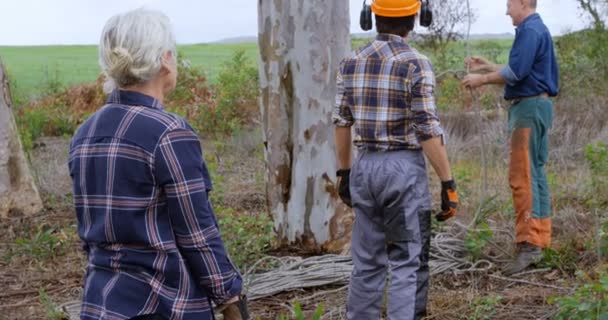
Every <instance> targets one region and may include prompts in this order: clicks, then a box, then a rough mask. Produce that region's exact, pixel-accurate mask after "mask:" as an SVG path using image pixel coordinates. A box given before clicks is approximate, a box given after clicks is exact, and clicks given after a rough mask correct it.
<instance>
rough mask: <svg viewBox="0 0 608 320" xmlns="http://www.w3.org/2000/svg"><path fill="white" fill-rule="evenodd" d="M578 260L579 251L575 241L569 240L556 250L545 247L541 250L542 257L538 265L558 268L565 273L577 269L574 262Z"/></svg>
mask: <svg viewBox="0 0 608 320" xmlns="http://www.w3.org/2000/svg"><path fill="white" fill-rule="evenodd" d="M578 261H579V253H578V251H577V249H576V243H575V242H574V241H569V242H567V243H566V244H565V245H562V246H560V247H559V248H558V249H557V250H556V249H553V248H546V249H544V250H543V259H542V261H541V262H540V263H539V265H540V266H541V267H543V268H551V269H558V270H560V271H562V272H563V273H565V274H573V273H574V272H575V271H576V270H577V265H576V263H577V262H578Z"/></svg>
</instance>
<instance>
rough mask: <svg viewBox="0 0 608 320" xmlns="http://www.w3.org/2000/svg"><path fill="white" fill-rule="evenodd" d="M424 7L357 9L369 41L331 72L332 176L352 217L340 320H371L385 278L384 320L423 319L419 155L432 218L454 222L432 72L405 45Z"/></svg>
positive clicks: (425, 213) (426, 224) (424, 201)
mask: <svg viewBox="0 0 608 320" xmlns="http://www.w3.org/2000/svg"><path fill="white" fill-rule="evenodd" d="M427 5H428V3H427V2H425V4H424V5H423V4H422V3H421V2H420V1H418V0H375V1H373V2H372V3H371V6H370V7H367V6H364V10H363V11H362V15H361V26H362V28H363V29H371V20H372V17H371V13H372V12H373V13H374V15H375V21H376V30H377V31H378V35H377V37H376V39H375V40H374V41H373V42H371V43H369V44H367V45H365V46H363V47H361V48H359V49H357V50H355V51H354V52H352V53H351V54H350V55H349V56H347V57H346V58H345V59H344V60H343V61H342V62H341V64H340V69H339V72H338V76H337V88H338V89H337V96H336V105H335V108H334V112H333V116H332V118H333V122H334V124H335V126H336V130H335V139H336V156H337V161H338V167H339V168H340V170H338V172H337V176H338V185H339V194H340V197H341V198H342V200H343V201H344V202H345V203H346V204H348V205H350V206H352V207H353V209H354V211H355V224H354V226H353V231H352V246H351V251H352V257H353V273H352V276H351V280H350V285H349V291H348V301H347V318H348V319H357V320H359V319H374V320H375V319H379V318H380V309H381V306H382V303H383V298H384V292H385V285H386V284H387V281H386V280H387V276H388V279H389V281H388V290H387V292H388V296H387V302H388V309H387V316H388V319H420V318H422V317H424V316H425V315H426V304H427V293H428V287H429V266H428V260H429V247H430V234H431V195H430V192H429V188H428V183H427V179H428V177H427V171H426V164H425V157H424V155H426V156H427V158H428V160H429V161H430V163H431V165H432V166H433V168H434V170H435V172H436V173H437V175H438V176H439V178H440V179H441V186H442V188H441V189H442V190H441V203H442V204H441V206H442V211H441V212H440V213H439V214H438V215H437V216H436V218H437V219H438V220H440V221H443V220H446V219H448V218H450V217H452V216H454V215H455V214H456V210H457V206H458V194H457V192H456V184H455V182H454V180H453V178H452V173H451V170H450V165H449V162H448V157H447V153H446V150H445V146H444V132H443V129H442V126H441V124H440V122H439V117H438V116H437V109H436V106H435V96H434V88H435V76H434V73H433V68H432V65H431V62H430V61H429V59H428V58H427V57H425V56H424V55H422V54H420V53H419V52H418V51H417V50H416V49H414V48H413V47H411V46H410V45H409V43H408V42H407V40H406V37H407V35H408V34H409V33H410V32H411V31H412V30H413V29H414V25H415V22H416V16H417V15H420V22H421V24H422V25H428V23H430V10H429V8H428V7H427ZM351 130H352V131H351ZM352 135H354V137H353V136H352ZM351 138H354V139H352V140H351ZM353 143H354V145H355V147H356V149H357V158H356V159H355V161H354V162H353V161H351V159H352V144H353Z"/></svg>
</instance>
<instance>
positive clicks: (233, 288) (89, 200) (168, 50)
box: [69, 9, 247, 320]
mask: <svg viewBox="0 0 608 320" xmlns="http://www.w3.org/2000/svg"><path fill="white" fill-rule="evenodd" d="M99 63H100V65H101V68H102V70H103V72H104V74H105V75H106V78H107V82H106V85H105V88H106V89H107V90H109V92H110V94H109V97H108V100H107V103H106V105H104V106H103V107H101V109H99V110H98V111H97V112H96V113H95V114H93V115H92V116H91V117H90V118H89V119H88V120H87V121H86V122H84V123H83V124H82V126H81V127H80V128H79V129H78V130H77V132H76V133H75V135H74V137H73V139H72V142H71V146H70V159H69V170H70V175H71V176H72V179H73V185H74V205H75V207H76V216H77V218H78V234H79V236H80V238H81V239H82V241H83V246H84V250H85V251H86V253H87V255H88V265H87V269H86V276H85V283H84V295H83V302H82V311H81V319H182V320H189V319H192V320H194V319H196V320H200V319H214V316H213V307H212V306H213V305H216V306H219V307H220V308H221V309H222V310H224V311H223V312H224V315H225V319H241V318H247V314H246V313H247V312H246V304H245V302H244V301H243V300H242V298H241V290H242V285H243V280H242V278H241V275H240V274H239V272H238V271H237V270H236V268H235V267H234V265H233V264H232V262H231V261H230V258H229V257H228V255H227V253H226V250H225V248H224V244H223V243H222V239H221V237H220V232H219V229H218V224H217V220H216V218H215V215H214V213H213V209H212V207H211V204H210V203H209V198H208V194H209V192H210V191H211V180H210V177H209V172H208V170H207V166H206V164H205V162H204V160H203V155H202V149H201V145H200V142H199V138H198V136H197V134H196V133H195V132H194V130H193V129H192V128H191V127H190V125H188V123H187V122H186V121H185V120H184V119H182V118H180V117H178V116H176V115H173V114H171V113H168V112H167V111H165V110H164V108H163V101H164V99H165V97H166V95H167V94H169V93H170V92H171V91H172V90H173V89H174V88H175V86H176V82H177V67H176V63H177V62H176V48H175V38H174V35H173V33H172V30H171V25H170V22H169V19H168V18H167V17H166V16H165V15H163V14H161V13H159V12H155V11H149V10H143V9H138V10H134V11H130V12H127V13H124V14H120V15H117V16H114V17H112V18H111V19H110V20H109V21H108V22H107V23H106V25H105V28H104V29H103V32H102V35H101V42H100V46H99Z"/></svg>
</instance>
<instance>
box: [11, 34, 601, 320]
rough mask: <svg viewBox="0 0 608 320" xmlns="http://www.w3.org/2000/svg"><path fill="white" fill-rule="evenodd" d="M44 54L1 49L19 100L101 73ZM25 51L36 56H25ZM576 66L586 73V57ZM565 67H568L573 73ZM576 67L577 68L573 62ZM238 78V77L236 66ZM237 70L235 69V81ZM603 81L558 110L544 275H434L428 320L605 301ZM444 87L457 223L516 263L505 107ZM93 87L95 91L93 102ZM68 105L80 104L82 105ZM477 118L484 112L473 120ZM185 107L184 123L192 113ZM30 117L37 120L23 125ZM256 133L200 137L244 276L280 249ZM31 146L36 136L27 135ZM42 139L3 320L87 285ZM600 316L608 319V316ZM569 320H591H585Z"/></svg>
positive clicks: (61, 183)
mask: <svg viewBox="0 0 608 320" xmlns="http://www.w3.org/2000/svg"><path fill="white" fill-rule="evenodd" d="M355 45H357V43H355ZM508 45H509V41H499V42H497V43H488V42H473V43H472V47H473V49H474V50H478V51H479V53H487V52H491V50H498V51H496V52H497V56H496V59H495V60H497V61H498V62H501V61H500V60H501V59H505V48H506V47H508ZM48 48H53V50H49V52H47V53H45V51H44V49H42V48H40V47H37V48H30V49H31V50H30V49H24V48H6V47H5V48H2V47H0V56H6V57H11V59H12V61H13V62H10V61H9V59H7V58H5V62H6V64H7V65H8V67H9V69H10V70H12V71H11V72H12V74H13V75H14V79H13V81H14V82H15V83H16V85H17V89H18V90H20V92H22V93H27V94H28V95H34V96H35V95H39V94H42V93H45V92H46V91H45V90H47V89H53V86H52V84H53V81H49V80H46V82H45V80H44V74H45V72H47V73H48V71H45V69H44V65H47V66H48V65H51V66H52V65H53V63H52V62H51V63H49V61H55V62H57V61H63V63H64V64H63V65H61V66H62V67H59V68H60V69H58V70H62V72H63V74H64V75H65V77H72V76H73V77H74V78H70V79H69V80H68V79H66V78H59V79H61V80H60V81H57V82H58V83H59V85H60V86H65V85H66V84H69V83H79V82H81V81H85V80H82V79H80V80H73V79H77V77H80V76H82V77H85V75H83V74H84V73H85V71H78V70H77V68H82V69H81V70H86V68H87V66H92V68H95V67H96V65H95V50H94V47H74V48H72V47H48ZM452 48H453V49H454V50H456V52H459V53H458V55H459V56H458V57H460V54H461V53H464V48H462V46H461V45H460V44H456V45H454V46H453V47H452ZM492 48H494V49H492ZM180 49H181V52H182V54H183V55H184V57H185V58H188V59H190V60H191V61H192V62H193V64H194V65H195V66H203V68H205V67H204V66H205V63H211V64H208V65H207V67H206V70H208V71H206V72H209V73H212V74H209V75H210V77H211V78H212V79H214V76H216V75H218V71H217V70H218V69H217V68H219V66H220V65H221V64H222V62H223V61H226V60H228V59H229V58H230V56H232V54H233V52H234V50H237V49H244V50H245V52H246V54H247V56H248V57H250V58H251V59H252V60H254V61H255V59H254V58H253V57H255V55H256V54H257V51H256V49H255V45H254V44H251V45H192V46H185V47H183V48H180ZM20 50H21V51H20ZM55 50H56V52H55ZM459 50H462V51H459ZM30 51H31V52H30ZM473 52H476V51H473ZM26 54H30V56H29V57H26ZM70 54H72V55H71V57H72V59H73V60H74V61H75V62H74V63H68V61H69V60H70V59H69V58H66V56H68V57H69V56H70ZM22 56H23V57H22ZM77 57H79V58H77ZM45 59H47V60H45ZM53 59H54V60H53ZM459 59H460V58H459ZM15 61H16V62H15ZM76 62H77V63H76ZM575 62H577V63H578V60H576V61H575ZM57 63H58V62H57ZM453 63H454V66H455V67H459V66H460V65H457V61H456V60H455V62H453ZM238 65H239V63H236V66H238ZM563 66H564V67H567V65H566V64H563ZM573 66H576V67H577V68H578V64H576V65H573ZM11 68H13V69H11ZM14 68H17V69H14ZM19 68H22V69H19ZM62 68H63V69H62ZM214 68H216V69H214ZM235 69H239V70H240V69H242V68H238V67H233V68H230V70H235ZM565 69H566V70H568V69H567V68H565ZM16 70H21V71H19V72H17V71H16ZM28 70H30V71H28ZM213 70H215V71H213ZM574 70H578V69H575V68H574ZM29 72H33V73H34V75H32V74H29ZM36 72H38V73H36ZM213 72H215V73H213ZM81 73H82V74H81ZM232 73H234V72H230V73H229V74H232ZM36 74H37V76H36ZM51 74H52V72H51ZM221 74H222V73H221V72H220V75H221ZM229 74H225V75H229ZM89 76H90V77H91V79H94V78H95V77H96V75H95V74H92V75H89ZM219 78H220V79H219V80H217V79H216V80H217V82H218V83H221V78H222V77H219ZM237 78H238V77H237ZM51 79H52V78H51ZM188 79H189V80H188V81H184V82H183V85H180V87H182V88H181V89H183V90H182V91H184V92H190V91H191V90H190V89H192V88H196V86H193V85H192V84H193V83H199V82H200V81H198V79H199V78H198V77H196V75H193V76H190V78H188ZM228 79H229V81H227V83H225V84H223V85H221V86H217V87H214V88H208V87H202V88H198V91H196V92H197V94H195V95H196V96H197V97H198V98H201V97H202V96H204V95H205V94H206V95H208V96H213V97H218V96H219V97H223V98H226V100H227V101H229V100H234V99H232V98H234V97H235V96H236V94H237V93H240V92H241V91H243V90H240V89H242V88H243V86H241V85H240V84H238V85H235V81H233V80H232V78H228ZM246 79H253V78H246ZM28 81H29V82H28ZM62 81H65V82H62ZM70 81H74V82H70ZM248 81H250V80H248ZM594 82H595V83H602V82H600V81H594ZM20 83H21V84H22V85H21V87H19V84H20ZM49 83H50V85H49ZM603 83H604V86H603V89H602V90H600V91H594V90H595V89H594V88H591V87H590V88H587V87H585V86H568V85H567V86H564V89H565V90H564V91H563V92H562V96H561V97H560V98H559V99H557V100H556V109H555V110H556V119H555V122H554V128H553V130H552V132H551V137H552V140H551V143H552V145H551V155H550V158H551V160H550V165H549V166H548V172H549V181H550V187H551V189H552V192H553V212H554V220H553V223H554V228H553V230H554V244H553V248H552V249H551V250H548V251H547V253H546V255H545V259H544V261H543V263H542V264H541V265H540V266H539V267H542V269H540V271H539V270H536V271H535V272H533V273H529V274H524V275H521V276H517V277H514V278H513V279H506V280H505V279H504V278H502V279H501V274H500V272H499V267H500V266H501V265H502V263H504V261H499V260H496V261H492V262H493V264H494V267H492V268H491V269H490V271H489V272H464V273H456V272H454V273H448V274H443V275H441V276H438V277H435V278H433V279H432V280H433V281H432V286H431V292H430V301H429V311H430V315H429V318H428V319H467V320H481V319H509V320H511V319H550V318H552V317H553V316H554V315H555V314H556V312H557V309H558V305H557V304H555V303H553V302H552V300H551V298H552V297H560V296H564V295H566V296H570V297H572V299H574V300H571V301H566V300H562V301H565V302H564V305H565V306H568V304H569V305H570V306H571V307H573V308H578V307H580V308H592V307H596V305H594V303H597V302H598V301H603V300H601V297H607V296H608V286H605V285H604V286H601V285H600V282H599V281H602V282H601V283H604V282H605V283H608V276H602V273H601V272H599V271H598V270H599V268H601V267H602V265H603V262H605V261H606V256H607V255H608V201H607V200H606V199H605V198H606V197H605V195H606V194H608V146H605V147H602V148H599V149H598V150H599V151H598V150H595V151H594V149H593V148H591V149H590V148H589V145H590V144H592V143H601V142H603V143H605V142H606V141H608V126H606V124H607V123H608V114H607V113H606V112H605V110H604V109H605V108H604V106H606V105H607V104H608V98H606V97H605V96H604V95H605V94H602V93H605V92H606V90H605V82H603ZM439 85H440V87H439V88H438V91H439V92H441V91H443V93H441V94H443V95H444V96H443V98H442V99H443V100H445V101H446V107H444V110H442V114H441V117H442V122H443V123H444V125H445V127H446V131H447V132H448V136H449V137H448V142H449V143H448V145H447V147H448V154H449V155H450V159H451V162H452V165H453V171H454V175H455V177H456V179H457V181H458V186H459V192H460V195H461V207H460V213H459V216H458V218H457V219H458V220H459V221H461V222H463V223H469V222H470V221H471V220H472V219H473V217H474V216H475V214H476V213H477V212H483V219H482V220H483V222H484V223H485V224H478V225H475V228H473V229H471V231H470V232H468V233H467V234H463V235H462V237H464V238H465V239H466V241H467V245H469V246H470V248H471V253H476V254H477V255H478V256H477V257H479V256H484V255H490V254H492V253H495V251H496V250H497V248H496V246H495V245H492V243H493V242H494V243H495V244H498V246H499V249H500V250H501V251H505V252H507V253H508V252H510V250H511V249H512V246H513V244H512V241H511V240H510V239H509V237H510V236H511V235H512V234H513V219H514V218H513V209H512V203H511V200H510V190H509V186H508V182H507V181H508V177H507V171H508V162H507V159H508V153H509V145H508V135H507V132H506V130H505V123H506V114H505V109H506V107H507V106H506V104H505V103H504V101H502V100H501V98H500V95H501V92H500V91H501V90H500V89H496V88H495V89H488V90H485V91H481V92H479V93H478V94H477V95H475V96H474V97H467V96H465V95H464V94H463V91H462V90H459V89H458V81H457V80H455V81H453V83H451V84H450V85H452V86H453V87H452V88H448V84H447V83H446V82H440V84H439ZM45 86H46V87H45ZM233 87H236V88H233ZM80 89H82V88H80ZM236 89H239V90H236ZM448 89H450V90H448ZM208 90H212V91H209V92H211V93H209V92H208ZM98 91H99V90H98V89H92V91H91V92H93V93H95V92H98ZM83 92H85V91H82V90H80V91H79V90H75V91H74V92H73V93H72V94H71V95H72V96H74V97H80V96H84V95H85V94H82V93H83ZM86 92H88V91H86ZM199 92H200V94H199ZM68 96H70V94H68ZM475 97H479V98H478V99H475ZM190 98H192V97H190V96H189V95H184V96H180V95H178V97H176V99H177V100H176V101H180V103H181V102H182V101H190V100H191V99H190ZM207 98H209V99H211V98H210V97H207ZM207 98H205V99H207ZM228 98H230V99H228ZM467 99H469V101H468V104H469V106H468V108H469V109H467V108H466V107H458V106H460V105H465V104H466V101H464V100H467ZM68 100H69V99H67V98H66V100H64V99H63V98H61V99H54V100H52V102H53V103H51V104H50V105H55V104H58V105H57V108H59V109H61V108H63V107H65V105H66V102H65V101H68ZM195 100H196V99H195ZM211 100H213V99H211ZM219 100H220V101H221V100H222V99H219ZM237 100H238V99H237ZM244 101H245V102H246V104H247V105H250V106H251V107H252V110H257V106H256V102H255V97H254V98H253V99H251V97H249V98H248V99H244ZM99 103H100V102H95V103H94V104H95V105H98V104H99ZM197 103H198V104H199V105H200V101H197V102H196V103H194V107H195V108H196V110H197V111H198V112H200V114H199V116H200V115H206V114H208V113H209V112H210V111H209V110H211V109H209V110H207V109H203V108H200V106H199V105H196V104H197ZM205 103H207V102H205ZM209 103H211V102H209ZM67 104H68V105H72V107H73V106H74V105H77V104H70V103H67ZM85 104H86V103H85ZM89 104H91V103H89ZM201 106H202V105H201ZM218 106H220V104H218ZM38 107H40V108H39V109H38V108H36V107H32V108H31V109H27V108H23V110H25V111H29V113H27V112H24V113H23V115H19V113H18V114H17V116H18V117H22V118H21V120H20V119H18V123H20V124H21V125H22V127H23V126H25V127H26V128H25V129H26V131H31V130H32V129H33V128H35V127H42V128H44V127H45V126H47V125H48V123H49V122H51V121H49V117H48V115H51V114H53V113H52V112H51V113H40V112H41V111H43V110H44V107H45V104H44V103H43V104H40V105H39V106H38ZM480 109H486V110H485V111H483V112H479V113H478V112H477V111H478V110H480ZM49 110H51V111H53V109H49ZM70 110H71V112H72V113H73V112H74V110H72V109H70ZM239 110H241V109H239ZM182 111H183V112H184V113H188V111H189V109H187V108H186V109H184V110H182ZM190 111H191V110H190ZM463 111H466V112H463ZM223 114H224V113H220V114H219V115H223ZM226 114H228V113H226ZM27 115H29V116H28V117H25V116H27ZM24 117H25V118H24ZM195 118H196V117H193V120H195ZM219 118H221V119H223V120H226V121H227V120H229V119H224V117H219ZM24 119H25V120H27V121H25V120H24ZM51 120H52V119H51ZM59 120H61V119H59ZM189 120H190V119H189ZM56 122H58V120H57V121H56ZM76 122H77V121H76ZM203 123H206V122H203ZM249 125H250V126H253V128H252V127H243V128H241V129H240V130H236V131H232V134H231V135H230V136H222V135H219V136H218V137H216V138H205V139H203V140H202V144H203V148H204V150H205V153H206V160H207V163H208V165H209V167H210V170H211V172H212V178H213V180H214V182H215V184H214V185H215V191H214V192H213V194H212V195H213V198H212V201H213V203H214V206H215V207H216V213H217V215H218V218H219V221H220V225H221V228H222V230H223V233H224V234H225V235H226V236H225V241H226V245H227V247H228V249H229V250H230V252H231V253H232V254H233V256H234V258H235V260H236V262H237V264H239V265H241V266H243V265H248V264H251V263H253V262H255V261H256V260H257V259H258V258H259V257H261V256H262V255H264V254H267V253H269V250H270V249H271V247H272V242H273V241H272V232H271V230H270V229H269V228H270V220H269V217H268V213H267V211H266V208H265V196H264V194H265V191H264V190H265V184H264V169H265V168H264V161H263V144H262V141H261V139H262V138H261V133H260V131H259V128H256V125H255V122H252V123H250V124H249ZM207 127H209V126H207ZM67 133H68V132H65V133H64V134H67ZM22 137H23V135H22ZM31 137H38V135H37V134H32V135H31ZM34 140H35V141H31V147H30V150H29V154H30V159H31V162H32V167H33V172H34V173H35V175H36V179H37V183H38V186H39V188H40V190H41V193H42V195H43V197H44V202H45V206H46V209H45V210H44V211H43V212H41V213H39V214H37V215H35V216H33V217H20V216H16V217H11V218H10V219H9V220H7V222H6V223H2V224H0V287H1V288H6V289H5V290H3V292H0V320H4V319H44V318H47V319H60V318H59V317H58V316H56V315H54V314H53V312H52V310H53V306H54V305H57V304H61V303H64V302H66V301H69V300H73V299H76V298H77V297H78V296H79V294H80V290H81V289H80V288H81V287H82V275H83V268H84V265H85V259H84V257H83V254H82V252H81V251H80V250H79V244H78V239H77V236H76V234H75V230H76V229H75V220H74V212H73V208H72V205H71V192H70V185H71V183H70V178H69V176H68V175H67V171H66V166H65V163H66V152H67V145H68V143H67V138H66V137H53V138H48V137H44V138H40V139H38V138H37V139H34ZM598 146H599V144H598ZM482 155H483V156H482ZM431 177H432V181H431V187H432V192H433V194H434V196H433V199H435V201H436V203H435V206H436V207H437V206H438V203H437V202H438V199H439V194H438V193H439V190H438V187H437V186H438V185H439V183H438V181H436V179H435V178H434V177H433V175H431ZM449 223H454V222H449ZM259 230H265V232H260V231H259ZM243 240H246V241H247V242H243ZM292 254H293V252H292ZM467 259H470V260H472V261H474V260H475V259H477V258H476V257H475V256H474V255H473V254H471V256H470V257H467ZM584 283H596V284H597V285H596V286H594V287H593V290H595V291H594V293H593V294H588V293H587V292H588V291H579V293H580V294H575V288H577V287H580V286H582V285H583V284H584ZM604 287H605V288H604ZM593 290H591V291H593ZM313 293H314V292H311V291H308V290H303V291H296V292H291V293H285V294H281V295H279V296H276V297H272V298H269V299H264V300H263V301H258V302H256V303H254V304H253V305H252V311H253V314H254V315H256V316H259V317H260V318H261V319H275V318H276V317H277V315H279V314H287V313H288V312H289V311H288V307H289V306H290V305H292V302H293V301H294V300H298V299H305V298H306V297H310V296H311V295H313ZM597 297H600V298H597ZM586 299H588V300H586ZM322 301H325V306H326V308H325V309H326V310H329V309H330V307H341V306H344V303H345V292H344V291H340V292H336V293H335V294H331V295H328V296H316V297H315V298H314V299H309V300H307V302H306V305H304V306H303V307H304V309H305V310H307V311H308V312H310V311H311V310H314V309H315V307H316V306H317V305H318V304H319V303H321V302H322ZM598 310H606V312H608V310H607V309H601V308H598ZM583 311H584V310H583ZM342 315H343V314H342V313H339V314H336V315H335V316H331V317H329V318H330V319H341V316H342ZM566 318H572V319H595V318H593V317H584V316H583V317H580V316H579V317H566ZM598 319H599V317H598Z"/></svg>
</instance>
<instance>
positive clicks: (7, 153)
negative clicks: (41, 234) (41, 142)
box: [0, 61, 42, 218]
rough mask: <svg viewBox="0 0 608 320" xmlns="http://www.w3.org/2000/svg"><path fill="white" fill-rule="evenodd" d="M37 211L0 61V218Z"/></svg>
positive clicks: (35, 191)
mask: <svg viewBox="0 0 608 320" xmlns="http://www.w3.org/2000/svg"><path fill="white" fill-rule="evenodd" d="M40 210H42V201H41V200H40V195H39V194H38V189H37V188H36V185H35V184H34V180H33V179H32V175H31V174H30V169H29V166H28V160H27V158H26V157H25V155H24V154H23V148H22V146H21V141H20V140H19V134H18V131H17V125H16V123H15V118H14V117H13V113H12V102H11V95H10V90H9V85H8V78H7V77H6V73H5V72H4V66H3V65H2V62H1V61H0V218H6V217H7V216H8V214H9V212H13V211H14V212H18V213H21V214H25V215H30V214H33V213H35V212H38V211H40Z"/></svg>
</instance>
